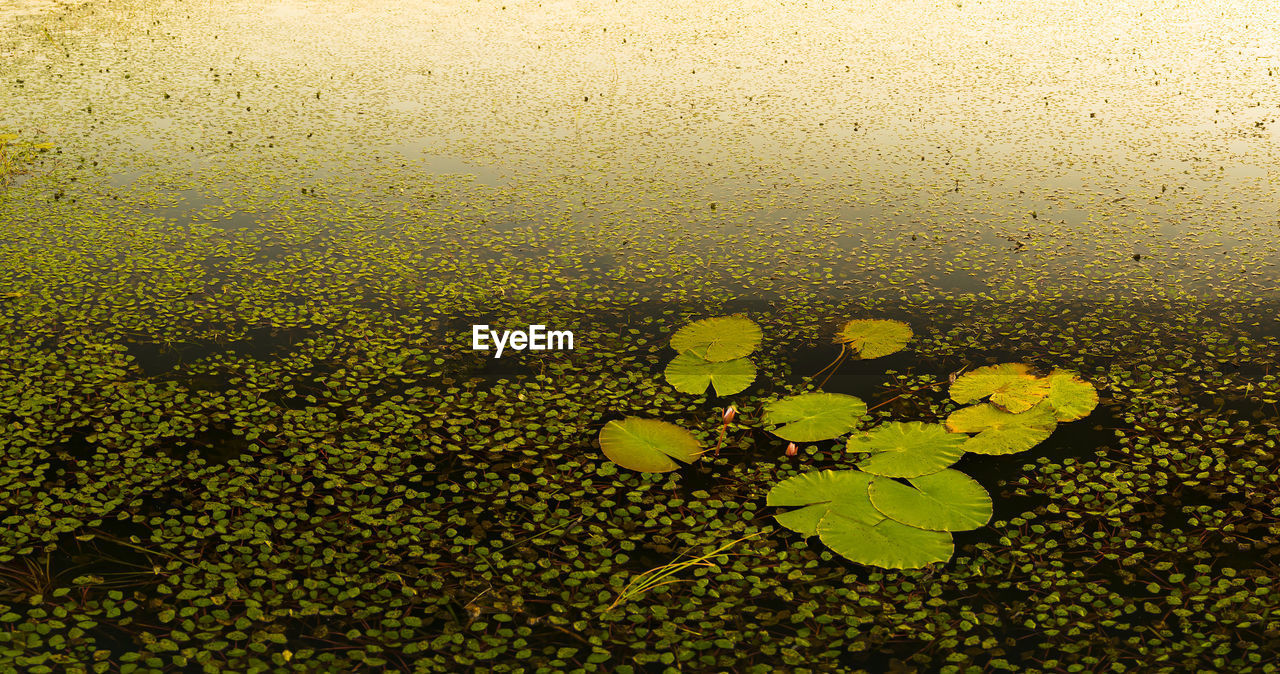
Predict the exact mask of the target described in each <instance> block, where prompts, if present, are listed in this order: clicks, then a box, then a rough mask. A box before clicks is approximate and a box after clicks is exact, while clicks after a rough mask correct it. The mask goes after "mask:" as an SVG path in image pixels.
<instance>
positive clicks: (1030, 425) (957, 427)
mask: <svg viewBox="0 0 1280 674" xmlns="http://www.w3.org/2000/svg"><path fill="white" fill-rule="evenodd" d="M1057 427H1058V419H1057V417H1055V416H1054V414H1053V408H1052V407H1050V406H1049V405H1048V404H1047V403H1041V404H1039V405H1036V406H1035V407H1033V408H1031V409H1030V410H1028V411H1026V412H1023V413H1022V414H1012V413H1010V412H1006V411H1004V410H1002V409H999V408H997V407H996V406H995V405H992V404H990V403H982V404H981V405H973V406H971V407H962V408H960V409H958V410H956V411H954V412H952V413H951V416H949V417H947V429H949V430H950V431H951V432H953V433H977V435H975V436H973V437H971V438H969V439H968V440H966V441H965V443H964V444H963V445H961V447H963V449H964V450H965V451H966V452H973V453H975V454H1016V453H1017V452H1025V451H1026V450H1028V449H1031V448H1032V447H1035V446H1036V445H1038V444H1040V443H1041V442H1044V440H1045V439H1047V438H1048V437H1049V435H1050V434H1052V433H1053V430H1054V429H1055V428H1057Z"/></svg>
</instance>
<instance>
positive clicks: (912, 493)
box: [867, 469, 991, 531]
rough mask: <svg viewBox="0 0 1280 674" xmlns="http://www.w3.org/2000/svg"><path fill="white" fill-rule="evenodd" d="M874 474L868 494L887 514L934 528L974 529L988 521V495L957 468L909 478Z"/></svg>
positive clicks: (989, 496)
mask: <svg viewBox="0 0 1280 674" xmlns="http://www.w3.org/2000/svg"><path fill="white" fill-rule="evenodd" d="M908 482H909V483H910V486H907V485H904V484H902V483H901V482H898V481H897V480H891V479H888V478H884V477H877V478H875V479H873V480H872V481H871V485H870V487H868V490H867V494H868V496H869V497H870V498H871V504H872V505H874V506H875V507H876V510H879V511H880V512H881V513H884V515H885V516H886V517H889V518H891V519H894V520H897V521H899V522H901V523H903V524H906V525H908V526H913V527H918V528H920V529H930V530H933V531H965V530H966V529H976V528H978V527H980V526H983V525H985V524H986V523H987V522H989V521H990V520H991V495H990V494H988V493H987V490H986V489H983V488H982V485H980V484H978V481H977V480H974V479H973V478H971V477H969V476H968V475H965V474H964V473H961V472H960V471H958V470H951V469H946V470H940V471H938V472H936V473H929V474H926V475H920V476H918V477H913V478H911V479H910V480H908Z"/></svg>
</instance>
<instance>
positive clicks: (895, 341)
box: [836, 318, 912, 358]
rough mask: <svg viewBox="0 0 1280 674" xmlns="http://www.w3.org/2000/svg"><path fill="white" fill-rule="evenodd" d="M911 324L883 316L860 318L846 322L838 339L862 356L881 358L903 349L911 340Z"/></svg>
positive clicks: (837, 334)
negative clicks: (883, 317)
mask: <svg viewBox="0 0 1280 674" xmlns="http://www.w3.org/2000/svg"><path fill="white" fill-rule="evenodd" d="M911 334H912V333H911V326H909V325H907V324H906V323H903V322H901V321H892V320H887V319H882V318H858V319H853V320H851V321H849V322H848V323H845V324H844V326H843V327H841V328H840V330H839V332H837V333H836V341H837V342H839V343H841V344H847V345H848V346H849V348H851V349H853V351H854V352H855V353H857V354H858V355H859V356H861V357H862V358H879V357H881V356H887V355H889V354H891V353H896V352H898V351H901V350H902V349H903V348H905V347H906V345H907V342H909V341H911Z"/></svg>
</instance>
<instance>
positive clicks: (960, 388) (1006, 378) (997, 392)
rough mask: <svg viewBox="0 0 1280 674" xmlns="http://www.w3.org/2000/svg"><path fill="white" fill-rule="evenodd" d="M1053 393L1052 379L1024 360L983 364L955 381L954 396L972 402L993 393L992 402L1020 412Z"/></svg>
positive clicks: (1015, 412) (952, 396)
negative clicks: (985, 365)
mask: <svg viewBox="0 0 1280 674" xmlns="http://www.w3.org/2000/svg"><path fill="white" fill-rule="evenodd" d="M1047 395H1049V382H1048V380H1046V379H1042V378H1040V377H1037V376H1035V375H1034V374H1032V373H1031V366H1030V365H1026V364H1023V363H1004V364H1002V365H989V366H987V367H980V368H978V369H976V370H974V371H972V372H968V373H965V374H963V375H961V376H960V377H959V378H958V379H956V380H955V382H954V383H952V384H951V399H952V400H954V401H956V402H958V403H960V404H962V405H963V404H968V403H971V402H975V401H978V400H981V399H983V398H986V397H988V396H990V397H991V402H993V403H995V404H996V405H997V406H999V407H1001V408H1002V409H1005V410H1008V411H1010V412H1013V413H1014V414H1017V413H1018V412H1025V411H1027V410H1029V409H1031V408H1032V407H1033V406H1034V405H1035V404H1036V403H1039V402H1040V401H1041V400H1044V397H1045V396H1047Z"/></svg>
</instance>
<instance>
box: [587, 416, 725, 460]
mask: <svg viewBox="0 0 1280 674" xmlns="http://www.w3.org/2000/svg"><path fill="white" fill-rule="evenodd" d="M600 449H602V450H604V455H605V456H607V457H609V460H610V461H612V462H614V463H616V464H618V465H619V466H622V467H623V468H630V469H631V470H638V471H641V472H644V473H665V472H668V471H672V470H675V469H677V468H679V467H680V464H678V463H676V462H675V459H679V460H680V461H683V462H685V463H692V462H694V461H697V460H698V457H699V456H701V455H702V452H703V449H702V444H701V443H699V442H698V440H697V438H695V437H693V434H692V433H690V432H689V431H686V430H685V429H683V428H680V427H679V426H676V425H675V424H669V423H667V422H665V421H659V420H657V419H641V418H639V417H627V418H626V419H623V420H622V421H617V420H614V421H610V422H609V423H607V424H605V425H604V428H602V429H601V430H600Z"/></svg>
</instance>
